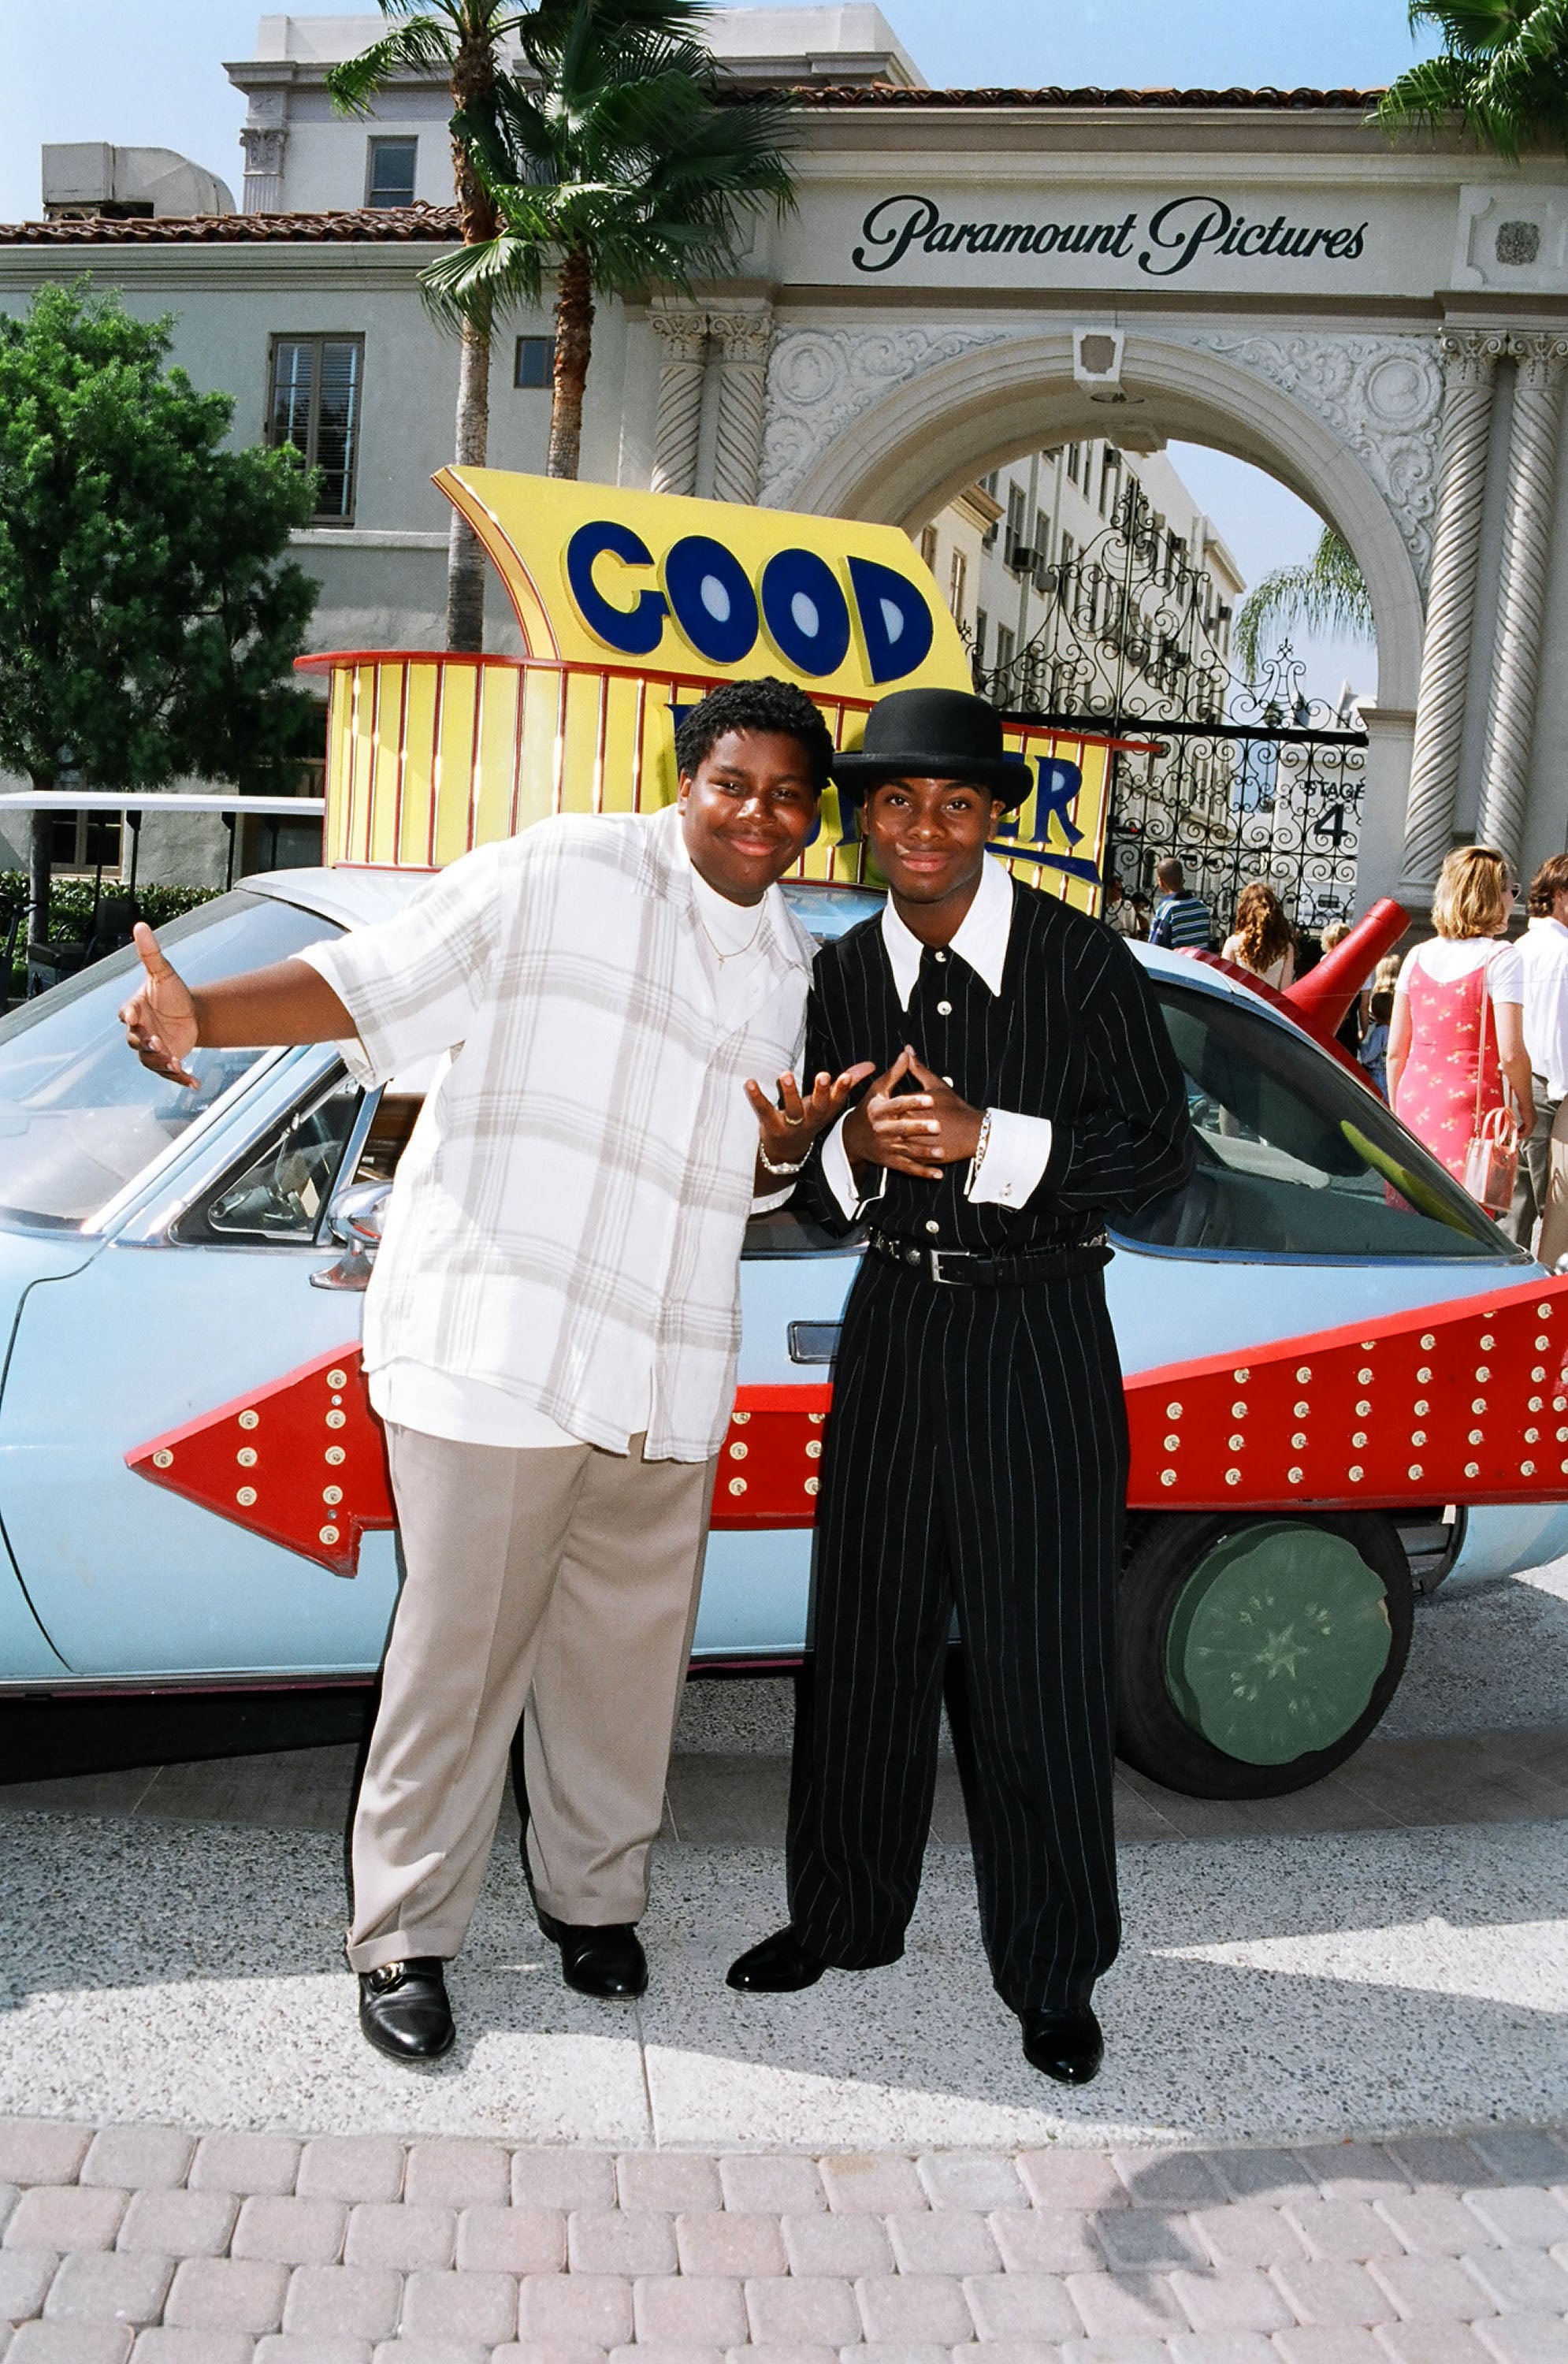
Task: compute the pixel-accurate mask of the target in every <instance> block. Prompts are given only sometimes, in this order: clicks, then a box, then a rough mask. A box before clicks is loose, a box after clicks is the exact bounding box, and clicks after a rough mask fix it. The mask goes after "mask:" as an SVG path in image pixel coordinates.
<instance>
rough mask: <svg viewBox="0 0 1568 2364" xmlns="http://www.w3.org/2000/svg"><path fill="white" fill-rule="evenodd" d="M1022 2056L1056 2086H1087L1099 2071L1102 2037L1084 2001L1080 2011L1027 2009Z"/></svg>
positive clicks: (1103, 2053)
mask: <svg viewBox="0 0 1568 2364" xmlns="http://www.w3.org/2000/svg"><path fill="white" fill-rule="evenodd" d="M1023 2027H1024V2058H1025V2059H1026V2060H1027V2061H1028V2062H1029V2067H1030V2068H1031V2069H1039V2070H1040V2075H1041V2076H1042V2077H1054V2078H1055V2080H1056V2081H1057V2083H1058V2084H1059V2085H1087V2084H1088V2083H1089V2082H1090V2080H1092V2079H1094V2078H1095V2077H1097V2076H1098V2075H1099V2073H1100V2063H1101V2062H1102V2061H1103V2060H1104V2058H1105V2057H1106V2039H1105V2037H1104V2036H1103V2035H1101V2034H1100V2023H1099V2021H1098V2020H1097V2019H1096V2018H1095V2014H1094V2013H1093V2012H1092V2011H1090V2010H1089V2008H1088V2006H1087V2005H1086V2004H1085V2006H1084V2009H1083V2010H1082V2011H1027V2012H1025V2013H1024V2014H1023Z"/></svg>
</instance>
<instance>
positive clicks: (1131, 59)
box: [0, 0, 1432, 695]
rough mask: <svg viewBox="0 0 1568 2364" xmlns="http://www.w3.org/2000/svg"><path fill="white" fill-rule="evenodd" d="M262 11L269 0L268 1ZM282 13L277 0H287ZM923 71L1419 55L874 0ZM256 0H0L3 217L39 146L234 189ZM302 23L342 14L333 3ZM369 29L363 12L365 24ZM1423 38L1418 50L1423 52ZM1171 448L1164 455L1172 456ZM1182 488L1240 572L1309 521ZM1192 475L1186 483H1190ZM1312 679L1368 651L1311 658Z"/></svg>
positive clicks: (1314, 75)
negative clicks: (85, 152) (130, 159)
mask: <svg viewBox="0 0 1568 2364" xmlns="http://www.w3.org/2000/svg"><path fill="white" fill-rule="evenodd" d="M273 5H274V6H276V0H273ZM285 5H286V0H285ZM882 6H883V12H884V15H885V16H886V17H887V18H888V20H889V21H890V23H891V24H892V25H893V27H894V28H895V31H896V32H897V33H898V35H899V37H900V39H902V40H903V42H904V44H905V46H906V49H908V50H909V51H910V52H911V54H912V55H913V57H914V58H915V60H916V62H917V64H918V65H919V67H920V68H921V70H922V72H924V73H925V74H926V76H927V78H928V80H929V81H930V82H932V83H936V84H943V83H951V84H1004V85H1020V84H1021V85H1026V86H1027V85H1034V84H1047V83H1055V84H1070V85H1071V84H1110V85H1116V84H1134V85H1136V84H1178V85H1182V86H1184V87H1187V88H1195V87H1209V88H1212V87H1216V86H1219V87H1225V86H1229V85H1230V84H1241V85H1256V84H1275V85H1277V86H1287V85H1292V84H1312V85H1316V86H1318V87H1323V88H1327V87H1339V86H1340V85H1344V84H1350V85H1354V86H1362V87H1364V86H1365V85H1368V84H1376V83H1383V82H1386V81H1388V80H1389V79H1390V77H1391V76H1393V75H1394V74H1396V73H1398V72H1401V71H1402V69H1403V68H1404V67H1405V66H1407V65H1408V64H1409V62H1410V61H1411V60H1412V58H1414V57H1415V56H1417V55H1418V54H1419V53H1421V52H1420V51H1419V50H1418V48H1417V45H1416V44H1415V43H1414V42H1413V41H1412V39H1411V36H1410V33H1409V29H1408V27H1407V22H1406V10H1405V0H1315V5H1313V6H1308V7H1291V6H1284V5H1282V0H1180V5H1173V0H882ZM261 13H262V10H261V6H259V5H258V0H132V5H129V6H128V5H127V0H52V5H50V6H38V5H37V0H0V55H4V57H5V60H6V71H5V73H4V75H3V76H0V221H16V220H20V219H26V218H28V217H33V216H36V215H37V213H38V211H39V147H40V146H41V144H42V143H43V142H44V141H45V140H64V139H106V140H111V141H115V142H118V143H119V144H121V145H123V146H141V145H146V146H150V147H163V148H174V149H177V150H179V151H180V152H181V153H182V154H183V155H187V156H190V157H193V158H194V159H195V161H196V162H198V163H201V164H205V165H206V167H207V168H208V170H209V171H212V172H215V173H219V174H221V176H222V177H223V179H225V180H226V181H227V182H228V184H229V186H230V187H231V188H232V189H233V190H234V192H235V195H236V197H238V196H239V184H240V178H241V170H240V154H239V125H240V122H241V119H242V117H243V115H244V106H243V103H242V101H241V99H240V97H239V93H238V92H237V91H236V90H235V89H234V88H233V87H232V85H231V84H229V82H228V79H227V77H226V76H225V74H224V72H223V61H224V60H225V59H226V58H233V59H239V58H246V57H249V56H250V55H251V53H252V50H253V45H254V40H255V30H256V20H257V18H258V17H259V16H260V15H261ZM293 13H294V14H295V15H299V16H308V15H321V16H326V15H338V14H344V15H347V14H350V13H352V9H351V0H350V6H342V5H341V0H340V5H339V7H338V8H333V7H332V6H330V0H319V5H318V6H316V7H314V8H312V7H309V6H300V7H296V8H295V10H294V12H293ZM374 21H375V19H374V18H373V17H371V16H370V14H369V12H368V11H367V24H373V22H374ZM1431 46H1432V45H1431V44H1430V43H1429V42H1426V43H1424V44H1423V45H1422V48H1423V49H1424V50H1429V49H1430V47H1431ZM1173 456H1174V455H1173ZM1181 458H1182V464H1183V466H1184V473H1185V474H1187V476H1188V479H1189V482H1190V483H1191V484H1192V486H1193V489H1194V491H1195V493H1196V494H1197V496H1198V497H1199V499H1200V500H1201V501H1202V502H1203V504H1204V506H1205V507H1207V509H1208V510H1209V512H1210V514H1211V515H1212V516H1213V517H1214V519H1215V520H1216V522H1217V524H1218V526H1219V529H1220V530H1221V532H1222V533H1223V534H1224V536H1225V538H1226V540H1227V541H1229V543H1230V545H1231V548H1232V550H1233V551H1234V552H1235V554H1236V557H1237V559H1238V561H1239V562H1240V565H1241V567H1242V569H1243V572H1244V573H1245V574H1247V575H1248V577H1249V578H1250V579H1251V580H1253V581H1255V580H1256V579H1257V576H1258V575H1259V574H1261V573H1262V571H1263V569H1264V568H1265V567H1266V566H1269V565H1278V564H1281V563H1288V562H1291V561H1294V560H1296V559H1299V558H1305V557H1306V556H1307V554H1308V553H1309V552H1310V550H1311V548H1312V545H1313V543H1314V542H1315V541H1316V539H1317V535H1318V530H1319V528H1318V520H1317V519H1315V518H1314V517H1313V515H1312V512H1311V511H1310V510H1309V509H1307V508H1306V507H1304V506H1303V504H1302V503H1301V502H1299V501H1298V500H1296V498H1295V496H1293V495H1292V494H1290V493H1287V492H1286V491H1285V490H1284V486H1283V485H1275V484H1274V483H1273V481H1272V480H1271V479H1269V478H1267V477H1262V476H1260V475H1259V474H1258V472H1257V471H1256V470H1255V469H1249V468H1245V467H1243V466H1242V464H1241V463H1240V462H1236V461H1231V460H1228V459H1226V458H1225V457H1224V456H1223V455H1222V454H1220V453H1218V452H1197V451H1192V452H1190V453H1184V454H1183V455H1181ZM1200 480H1201V481H1200ZM1314 656H1315V660H1316V661H1315V662H1314V663H1313V668H1312V673H1313V681H1312V686H1313V687H1314V688H1315V689H1317V690H1318V691H1319V693H1327V694H1329V695H1332V694H1333V693H1334V692H1336V691H1337V689H1338V687H1339V684H1340V679H1341V677H1342V675H1343V674H1344V672H1345V671H1346V670H1347V669H1348V670H1349V671H1351V674H1352V675H1353V677H1354V678H1355V679H1356V681H1357V683H1358V686H1362V687H1370V686H1371V672H1372V666H1371V661H1370V654H1369V653H1364V652H1355V651H1344V650H1340V649H1332V650H1329V649H1324V650H1322V651H1315V652H1314Z"/></svg>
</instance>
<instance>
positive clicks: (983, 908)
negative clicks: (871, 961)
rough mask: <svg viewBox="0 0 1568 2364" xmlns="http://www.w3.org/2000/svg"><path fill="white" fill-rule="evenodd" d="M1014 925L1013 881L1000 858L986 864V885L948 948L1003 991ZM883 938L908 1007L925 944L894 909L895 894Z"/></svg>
mask: <svg viewBox="0 0 1568 2364" xmlns="http://www.w3.org/2000/svg"><path fill="white" fill-rule="evenodd" d="M1012 926H1013V882H1012V880H1011V879H1010V878H1009V877H1008V875H1007V874H1006V871H1005V870H1004V869H1003V867H1002V865H1001V864H1000V863H999V862H992V861H989V860H988V861H986V862H985V863H984V864H983V865H982V868H981V872H980V884H979V886H978V887H976V888H975V890H974V900H973V903H971V905H970V907H969V909H968V910H967V911H966V912H965V913H964V915H963V921H962V926H961V927H960V929H959V931H958V933H957V935H955V936H954V938H953V940H952V942H951V944H949V945H948V947H947V956H948V958H949V959H950V960H953V959H956V960H961V961H967V962H968V964H969V965H970V967H971V968H972V969H973V971H974V974H975V976H977V977H979V978H981V980H982V981H983V982H984V984H986V985H988V986H989V987H990V988H991V990H992V992H993V993H1000V992H1001V990H1002V976H1003V972H1004V970H1005V969H1006V965H1007V938H1008V936H1009V935H1010V933H1011V932H1012ZM882 941H883V943H884V945H885V947H886V950H887V961H888V965H889V967H890V968H891V969H892V971H893V982H894V985H895V987H896V988H897V992H898V1000H899V1006H900V1007H901V1008H902V1009H908V1007H909V997H910V995H911V994H912V993H913V992H914V990H915V987H916V983H917V979H918V977H919V975H920V955H921V953H923V952H924V951H925V949H926V947H925V945H924V944H923V943H922V942H920V939H919V937H918V936H917V935H916V934H914V932H913V931H911V930H910V929H908V928H906V926H905V924H904V922H903V920H901V919H900V918H899V916H898V914H897V912H896V911H895V909H894V908H893V898H892V896H891V895H890V896H889V897H888V898H887V900H886V902H885V903H884V905H883V907H882Z"/></svg>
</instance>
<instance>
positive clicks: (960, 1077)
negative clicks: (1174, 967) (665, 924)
mask: <svg viewBox="0 0 1568 2364" xmlns="http://www.w3.org/2000/svg"><path fill="white" fill-rule="evenodd" d="M1012 887H1013V916H1012V922H1011V926H1010V929H1009V931H1008V937H1007V957H1006V967H1005V969H1004V972H1003V976H1002V989H1001V992H1000V993H999V994H996V995H993V994H992V992H991V990H990V988H989V987H987V986H986V984H985V983H984V980H983V979H982V978H981V977H979V976H976V974H975V972H974V971H973V969H972V968H970V966H969V965H968V964H967V962H965V961H964V960H962V958H960V957H959V955H958V954H956V953H950V954H949V956H948V958H947V960H946V961H945V962H939V961H938V960H937V958H936V956H935V954H934V953H931V952H929V951H928V952H927V953H925V954H924V955H923V957H922V959H921V963H920V976H919V979H918V982H917V985H916V987H915V990H914V993H913V995H912V996H911V998H910V1001H909V1007H908V1009H901V1008H900V1006H899V1002H898V995H897V989H896V987H895V984H894V978H893V970H892V967H891V965H890V963H889V961H888V957H887V952H886V948H885V946H884V942H883V934H882V921H881V920H880V918H877V919H873V920H865V921H863V922H862V925H861V926H860V927H858V928H854V929H851V931H850V933H849V934H848V935H845V936H842V937H840V939H839V940H838V942H834V943H829V944H825V945H824V946H823V948H822V950H821V951H820V952H819V953H817V961H816V965H815V968H814V970H813V973H812V988H811V998H810V1000H809V1002H808V1004H807V1008H806V1074H807V1075H811V1076H814V1075H816V1074H817V1072H818V1070H819V1069H821V1068H824V1067H826V1068H828V1069H829V1070H830V1071H831V1072H832V1073H833V1074H835V1075H837V1074H840V1073H841V1072H842V1070H843V1069H844V1068H845V1067H847V1066H850V1065H852V1064H853V1063H854V1062H855V1061H856V1060H860V1059H874V1060H875V1062H876V1064H877V1068H878V1070H879V1072H880V1071H881V1070H882V1069H883V1068H884V1067H887V1066H890V1065H892V1063H893V1061H894V1060H895V1058H896V1057H897V1055H898V1053H899V1051H900V1050H901V1048H902V1047H903V1045H904V1044H905V1043H912V1044H913V1046H914V1048H915V1049H916V1051H917V1053H918V1054H919V1055H920V1057H921V1059H922V1060H923V1061H924V1062H925V1064H926V1065H928V1066H929V1067H932V1068H934V1069H935V1070H936V1072H937V1073H938V1074H939V1075H942V1076H950V1077H951V1080H952V1085H953V1088H954V1089H955V1090H956V1091H957V1092H958V1093H959V1095H960V1096H961V1098H963V1099H966V1100H968V1101H969V1102H970V1104H971V1106H973V1107H975V1108H998V1109H1013V1110H1018V1112H1019V1113H1020V1114H1022V1115H1025V1116H1042V1117H1049V1118H1050V1119H1051V1124H1052V1127H1053V1129H1054V1139H1053V1141H1052V1143H1051V1156H1050V1158H1049V1160H1048V1161H1047V1164H1046V1168H1045V1172H1044V1174H1043V1176H1041V1178H1040V1184H1039V1186H1038V1188H1036V1190H1035V1191H1034V1194H1033V1196H1032V1197H1031V1198H1030V1199H1029V1201H1028V1203H1027V1204H1026V1205H1025V1206H1023V1207H1021V1208H1007V1207H1000V1206H976V1205H974V1204H973V1203H972V1201H971V1200H969V1199H967V1198H965V1196H964V1184H965V1181H966V1179H967V1176H968V1167H967V1166H966V1165H962V1164H960V1165H952V1166H950V1167H949V1168H948V1169H947V1171H946V1173H945V1175H944V1176H943V1178H942V1180H941V1181H940V1182H919V1181H916V1180H915V1179H913V1178H912V1177H911V1176H906V1175H900V1174H891V1173H890V1174H889V1175H888V1176H887V1185H886V1189H885V1191H884V1195H883V1196H882V1197H881V1198H880V1199H878V1200H877V1201H876V1205H875V1218H874V1219H875V1221H876V1222H877V1224H878V1226H879V1228H881V1229H883V1230H884V1231H887V1232H893V1233H894V1234H895V1235H896V1236H898V1237H900V1238H906V1239H912V1240H917V1241H918V1242H919V1243H920V1244H921V1245H922V1246H927V1245H929V1246H932V1247H947V1248H967V1249H971V1250H974V1251H978V1252H980V1253H988V1254H996V1253H999V1252H1001V1251H1002V1250H1004V1249H1006V1250H1013V1249H1018V1248H1023V1247H1040V1248H1051V1247H1062V1246H1067V1245H1070V1244H1072V1243H1074V1242H1076V1241H1079V1240H1083V1239H1086V1238H1088V1237H1090V1236H1091V1235H1092V1234H1093V1233H1094V1232H1096V1231H1098V1230H1099V1229H1100V1228H1101V1227H1102V1225H1103V1224H1104V1222H1105V1221H1106V1218H1107V1217H1114V1216H1116V1215H1118V1214H1130V1213H1133V1212H1135V1211H1136V1210H1137V1209H1139V1208H1140V1207H1143V1206H1146V1205H1147V1204H1148V1203H1149V1202H1150V1201H1151V1199H1158V1198H1161V1197H1162V1196H1163V1195H1164V1194H1165V1192H1166V1191H1168V1190H1172V1189H1174V1188H1176V1187H1177V1186H1178V1185H1179V1184H1181V1183H1182V1182H1184V1181H1185V1179H1186V1177H1187V1175H1188V1173H1189V1172H1190V1171H1191V1167H1192V1159H1193V1137H1192V1129H1191V1126H1190V1125H1189V1123H1188V1121H1187V1103H1186V1088H1185V1085H1184V1081H1183V1077H1182V1072H1181V1069H1180V1067H1179V1066H1178V1065H1177V1063H1176V1059H1175V1056H1174V1054H1173V1051H1172V1049H1171V1043H1170V1038H1169V1036H1168V1035H1167V1033H1166V1031H1165V1027H1164V1023H1163V1020H1162V1018H1161V1016H1160V1011H1159V1009H1158V1007H1157V1005H1156V1003H1155V1000H1154V998H1153V995H1152V994H1151V991H1150V989H1149V986H1148V983H1147V981H1146V979H1145V977H1144V975H1143V972H1142V970H1141V969H1140V966H1139V965H1138V963H1137V961H1136V960H1135V959H1134V958H1133V956H1132V954H1131V953H1129V950H1128V948H1127V945H1126V944H1125V942H1123V941H1122V939H1121V938H1120V937H1119V936H1118V935H1116V934H1114V933H1113V932H1112V931H1111V930H1110V929H1109V928H1107V927H1106V926H1104V925H1103V924H1102V923H1101V921H1099V920H1091V919H1087V918H1085V917H1084V914H1083V913H1082V912H1081V911H1074V910H1073V909H1071V908H1070V906H1069V905H1067V904H1065V903H1062V902H1060V901H1059V900H1058V899H1057V898H1056V897H1055V896H1053V895H1043V894H1041V893H1040V891H1039V889H1038V888H1036V887H1025V886H1022V885H1020V883H1019V882H1018V880H1017V879H1016V878H1015V879H1014V880H1013V882H1012ZM803 1187H804V1189H805V1192H806V1197H807V1199H808V1200H809V1203H810V1205H811V1208H812V1211H813V1212H814V1213H816V1214H817V1215H818V1216H819V1217H820V1219H821V1220H822V1221H823V1222H824V1223H826V1224H827V1225H828V1227H829V1228H831V1229H835V1230H840V1231H841V1230H842V1229H843V1228H844V1218H843V1214H842V1211H841V1210H840V1207H839V1204H838V1202H837V1200H836V1199H834V1197H833V1194H832V1192H831V1191H830V1190H829V1189H828V1188H827V1185H826V1184H825V1183H824V1182H823V1180H822V1176H821V1173H820V1168H819V1159H818V1157H817V1155H815V1154H814V1155H813V1157H812V1159H811V1161H810V1162H809V1164H808V1165H807V1168H806V1175H805V1176H804V1177H803ZM933 1221H935V1222H936V1223H937V1225H938V1226H939V1229H938V1231H937V1232H936V1233H932V1232H931V1231H930V1228H929V1226H930V1224H931V1223H932V1222H933Z"/></svg>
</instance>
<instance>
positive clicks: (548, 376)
mask: <svg viewBox="0 0 1568 2364" xmlns="http://www.w3.org/2000/svg"><path fill="white" fill-rule="evenodd" d="M512 384H513V385H520V386H534V387H538V386H552V385H554V384H555V339H554V338H553V337H519V338H518V339H517V358H516V360H515V361H514V362H513V363H512Z"/></svg>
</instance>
